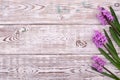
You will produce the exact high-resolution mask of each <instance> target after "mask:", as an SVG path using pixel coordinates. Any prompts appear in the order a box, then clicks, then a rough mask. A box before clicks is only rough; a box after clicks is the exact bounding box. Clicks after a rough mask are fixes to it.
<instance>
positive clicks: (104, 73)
mask: <svg viewBox="0 0 120 80" xmlns="http://www.w3.org/2000/svg"><path fill="white" fill-rule="evenodd" d="M101 74H103V75H105V76H108V77H110V78H113V79H116V77H115V76H113V75H111V74H108V73H106V72H102V73H101Z"/></svg>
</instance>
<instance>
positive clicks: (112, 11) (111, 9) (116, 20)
mask: <svg viewBox="0 0 120 80" xmlns="http://www.w3.org/2000/svg"><path fill="white" fill-rule="evenodd" d="M110 11H111V13H112V15H113V16H114V18H115V22H116V23H117V24H119V21H118V18H117V16H116V14H115V11H114V10H113V8H112V7H111V6H110Z"/></svg>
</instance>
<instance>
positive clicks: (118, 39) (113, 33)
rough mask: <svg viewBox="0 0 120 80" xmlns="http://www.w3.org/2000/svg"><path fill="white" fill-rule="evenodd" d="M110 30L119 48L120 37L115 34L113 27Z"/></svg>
mask: <svg viewBox="0 0 120 80" xmlns="http://www.w3.org/2000/svg"><path fill="white" fill-rule="evenodd" d="M109 30H110V33H111V36H112V37H113V39H114V41H115V42H116V43H117V44H118V46H120V38H119V36H118V35H117V34H116V33H115V32H114V30H113V28H112V27H110V28H109Z"/></svg>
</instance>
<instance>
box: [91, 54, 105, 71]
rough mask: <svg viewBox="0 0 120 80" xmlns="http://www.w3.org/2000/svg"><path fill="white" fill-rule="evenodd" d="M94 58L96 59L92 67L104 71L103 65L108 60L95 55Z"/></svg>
mask: <svg viewBox="0 0 120 80" xmlns="http://www.w3.org/2000/svg"><path fill="white" fill-rule="evenodd" d="M92 60H93V61H94V62H93V64H92V67H93V68H94V69H96V70H97V71H99V72H103V67H104V66H105V64H106V62H105V61H104V60H103V59H102V58H99V57H98V56H93V57H92Z"/></svg>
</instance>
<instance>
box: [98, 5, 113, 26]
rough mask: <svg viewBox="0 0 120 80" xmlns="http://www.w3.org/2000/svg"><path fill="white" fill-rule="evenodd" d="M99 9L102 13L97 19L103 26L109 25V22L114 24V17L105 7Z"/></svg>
mask: <svg viewBox="0 0 120 80" xmlns="http://www.w3.org/2000/svg"><path fill="white" fill-rule="evenodd" d="M98 9H99V11H100V13H99V14H98V15H97V18H98V19H99V20H100V22H101V24H102V25H107V24H108V22H112V21H113V20H114V17H113V16H112V14H111V13H110V12H109V11H108V10H106V9H104V8H103V7H98Z"/></svg>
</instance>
